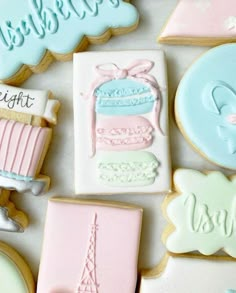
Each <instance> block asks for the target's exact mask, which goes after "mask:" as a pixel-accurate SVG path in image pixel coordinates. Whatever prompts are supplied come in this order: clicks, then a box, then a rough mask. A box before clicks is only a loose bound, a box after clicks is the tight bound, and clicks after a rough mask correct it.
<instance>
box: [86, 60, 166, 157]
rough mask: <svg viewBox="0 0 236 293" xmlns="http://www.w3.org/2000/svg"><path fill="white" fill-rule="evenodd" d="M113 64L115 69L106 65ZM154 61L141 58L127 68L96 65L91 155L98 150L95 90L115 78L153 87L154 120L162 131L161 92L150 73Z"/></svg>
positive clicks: (92, 97)
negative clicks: (96, 76)
mask: <svg viewBox="0 0 236 293" xmlns="http://www.w3.org/2000/svg"><path fill="white" fill-rule="evenodd" d="M108 65H109V66H112V67H113V69H107V68H105V66H108ZM153 66H154V62H152V61H149V60H145V59H139V60H135V61H134V62H132V63H131V64H130V65H128V66H127V68H123V69H121V68H119V67H118V66H117V65H116V64H113V63H112V64H101V65H97V66H96V71H97V73H98V74H99V77H98V78H97V80H95V81H94V82H93V83H92V85H91V89H90V93H89V95H88V97H89V98H90V99H91V101H90V108H89V111H90V123H91V124H90V131H91V156H94V154H95V151H96V130H95V128H96V116H95V104H96V96H95V94H94V93H95V90H96V89H97V88H98V87H99V86H101V85H102V84H104V83H106V82H108V81H110V80H114V79H124V78H128V79H132V80H135V81H137V82H140V83H141V84H144V85H148V86H149V87H150V89H151V92H152V94H153V95H154V96H155V97H156V98H157V99H156V101H155V104H154V107H153V120H154V123H153V124H154V127H155V128H156V129H158V130H159V131H160V132H162V131H161V128H160V111H161V93H160V89H159V86H158V83H157V81H156V79H155V77H154V76H152V75H150V74H149V72H150V70H151V69H152V68H153Z"/></svg>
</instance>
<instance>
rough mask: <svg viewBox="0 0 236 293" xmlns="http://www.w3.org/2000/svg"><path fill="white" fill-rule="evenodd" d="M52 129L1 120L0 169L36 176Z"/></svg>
mask: <svg viewBox="0 0 236 293" xmlns="http://www.w3.org/2000/svg"><path fill="white" fill-rule="evenodd" d="M49 134H50V129H48V128H41V127H36V126H31V125H27V124H23V123H20V122H16V121H13V120H5V119H1V120H0V170H1V171H5V172H11V173H15V174H17V175H21V176H29V177H34V176H35V175H36V171H37V167H38V164H39V160H40V157H41V155H42V152H43V149H44V147H45V143H46V140H47V138H48V135H49Z"/></svg>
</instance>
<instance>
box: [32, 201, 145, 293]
mask: <svg viewBox="0 0 236 293" xmlns="http://www.w3.org/2000/svg"><path fill="white" fill-rule="evenodd" d="M141 221H142V209H141V208H138V207H134V206H129V205H125V204H119V203H111V202H102V201H100V202H99V201H88V200H87V201H84V200H76V199H62V198H55V199H52V200H50V201H49V204H48V212H47V218H46V226H45V236H44V245H43V252H42V258H41V264H40V271H39V278H38V290H37V292H38V293H52V292H57V293H59V292H61V293H62V292H63V293H65V292H66V293H75V292H76V293H77V292H94V293H98V292H102V293H111V292H122V293H133V292H135V287H136V279H137V257H138V250H139V240H140V229H141ZM114 287H115V289H114Z"/></svg>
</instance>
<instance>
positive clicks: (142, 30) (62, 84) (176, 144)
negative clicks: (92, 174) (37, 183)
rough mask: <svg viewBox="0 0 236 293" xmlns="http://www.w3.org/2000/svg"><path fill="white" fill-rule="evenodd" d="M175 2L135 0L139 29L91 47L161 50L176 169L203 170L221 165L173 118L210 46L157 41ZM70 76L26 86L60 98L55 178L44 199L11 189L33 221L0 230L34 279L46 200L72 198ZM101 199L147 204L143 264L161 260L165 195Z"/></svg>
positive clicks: (59, 72)
mask: <svg viewBox="0 0 236 293" xmlns="http://www.w3.org/2000/svg"><path fill="white" fill-rule="evenodd" d="M176 3H177V0H133V4H134V5H135V6H136V7H137V8H138V10H139V12H140V15H141V21H140V25H139V27H138V29H137V30H136V31H135V32H133V33H130V34H128V35H123V36H119V37H114V38H112V39H111V40H110V41H109V42H108V43H106V44H105V45H100V46H90V47H89V50H94V51H102V50H119V49H121V50H124V49H141V50H142V49H158V48H161V49H163V50H164V51H165V53H166V57H167V63H168V75H169V104H170V137H171V155H172V165H173V169H175V168H178V167H186V168H196V169H199V170H206V169H207V170H213V169H219V168H217V167H216V166H214V165H213V164H210V163H208V162H207V161H206V160H205V159H203V158H202V157H201V156H200V155H198V154H197V153H195V152H194V151H193V150H192V148H191V147H190V146H189V145H188V143H187V142H186V141H185V140H184V138H183V137H182V135H181V134H180V132H179V130H178V129H177V127H176V125H175V122H174V119H173V100H174V94H175V91H176V88H177V85H178V83H179V81H180V79H181V77H182V75H183V74H184V72H185V71H186V69H187V68H188V67H189V66H190V65H191V63H192V62H193V61H194V60H195V59H196V58H197V57H198V56H199V55H201V54H202V53H203V52H205V51H207V50H208V48H207V47H205V48H204V47H191V46H190V47H186V46H166V45H159V44H158V43H157V42H156V38H157V36H158V34H159V32H160V30H161V28H162V26H163V25H164V23H165V22H166V20H167V18H168V17H169V15H170V13H171V11H172V10H173V9H174V7H175V5H176ZM72 76H73V72H72V62H67V63H58V62H57V63H54V64H53V65H51V66H50V68H49V69H48V70H47V71H46V72H44V73H43V74H39V75H33V76H32V77H31V78H30V79H29V80H28V81H27V82H25V83H24V84H23V87H26V88H32V89H42V90H46V89H50V90H52V92H53V93H54V95H55V96H56V98H58V99H59V100H60V101H61V109H60V113H59V119H58V125H57V126H56V127H55V129H54V137H53V140H52V144H51V146H50V149H49V152H48V155H47V158H46V161H45V163H44V166H43V169H42V172H41V173H42V174H46V175H49V176H50V177H51V189H50V192H48V193H47V194H46V195H44V196H40V197H34V196H33V195H31V194H18V193H15V192H14V193H12V196H11V199H12V200H13V202H14V203H15V204H16V206H17V207H18V208H19V209H20V210H23V211H25V213H27V214H28V216H29V219H30V225H29V227H28V228H27V229H26V231H25V232H24V233H22V234H21V233H20V234H17V233H7V232H0V240H2V241H5V242H7V243H8V244H10V245H12V246H13V247H15V248H16V249H17V250H18V251H19V252H20V254H21V255H22V256H24V257H25V259H26V260H27V261H28V263H29V265H30V266H31V268H32V270H33V273H34V275H35V278H36V277H37V273H38V268H39V261H40V254H41V247H42V241H43V229H44V221H45V214H46V209H47V201H48V198H49V197H51V196H54V195H63V196H73V191H74V182H73V179H74V173H73V172H74V171H73V148H74V147H73V103H72V94H73V93H72ZM91 198H98V196H93V197H91ZM99 198H105V199H108V200H115V201H124V202H130V203H134V204H137V205H140V206H142V207H143V208H144V219H143V229H142V239H141V248H140V257H139V268H151V267H153V266H155V265H156V264H158V262H159V261H160V259H161V258H162V256H163V254H164V253H165V247H164V245H163V244H162V242H161V234H162V231H163V228H164V227H165V224H166V222H165V220H164V219H163V216H162V212H161V203H162V201H163V196H161V195H152V196H151V195H145V194H143V195H138V196H136V195H129V196H127V195H115V196H103V197H102V196H99Z"/></svg>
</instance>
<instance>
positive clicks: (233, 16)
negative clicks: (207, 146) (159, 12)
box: [158, 0, 236, 46]
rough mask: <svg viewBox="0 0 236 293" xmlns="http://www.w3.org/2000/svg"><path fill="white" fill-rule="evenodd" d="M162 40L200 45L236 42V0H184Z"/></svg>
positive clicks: (170, 19) (160, 40)
mask: <svg viewBox="0 0 236 293" xmlns="http://www.w3.org/2000/svg"><path fill="white" fill-rule="evenodd" d="M158 41H159V42H160V43H167V44H178V45H182V44H185V45H199V46H212V45H214V46H216V45H219V44H223V43H231V42H235V41H236V2H235V1H234V0H227V1H222V0H180V1H179V2H178V4H177V7H176V8H175V10H174V12H173V14H172V15H171V16H170V18H169V20H168V21H167V24H166V26H165V27H164V29H163V30H162V32H161V35H160V37H159V39H158Z"/></svg>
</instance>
